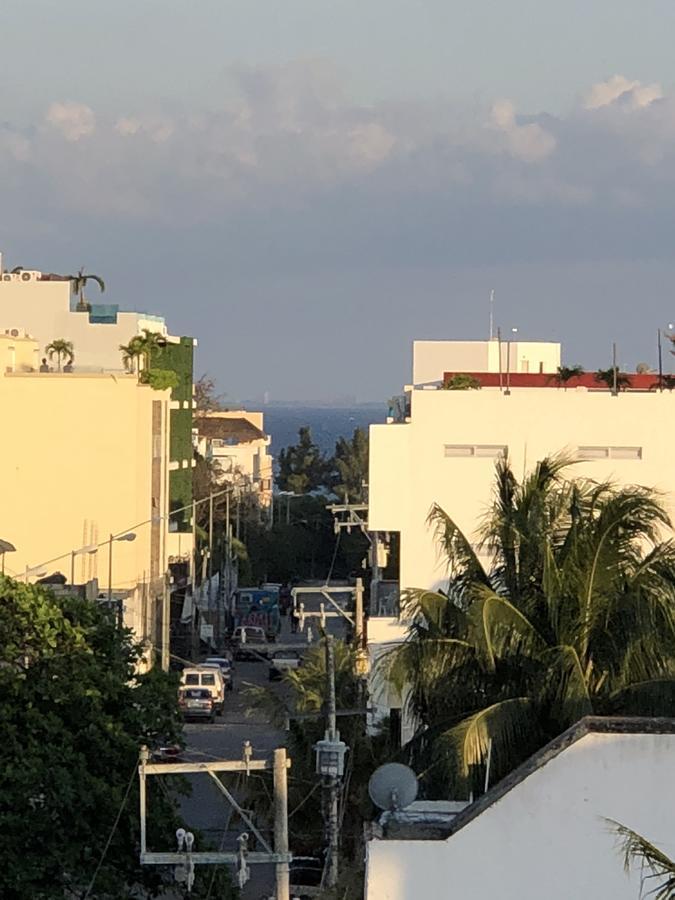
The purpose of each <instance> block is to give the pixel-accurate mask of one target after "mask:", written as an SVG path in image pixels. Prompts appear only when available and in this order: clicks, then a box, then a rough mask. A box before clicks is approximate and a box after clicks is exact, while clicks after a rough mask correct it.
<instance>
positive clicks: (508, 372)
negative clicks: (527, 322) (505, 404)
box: [504, 328, 518, 395]
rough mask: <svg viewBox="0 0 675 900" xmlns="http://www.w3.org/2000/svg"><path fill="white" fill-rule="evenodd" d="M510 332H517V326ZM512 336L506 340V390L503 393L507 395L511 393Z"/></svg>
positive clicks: (514, 333)
mask: <svg viewBox="0 0 675 900" xmlns="http://www.w3.org/2000/svg"><path fill="white" fill-rule="evenodd" d="M511 334H513V335H516V334H518V329H517V328H512V329H511ZM512 340H513V338H509V340H508V341H507V342H506V390H505V391H504V393H505V394H507V395H509V394H510V393H511V341H512Z"/></svg>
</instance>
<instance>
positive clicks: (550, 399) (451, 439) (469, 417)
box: [369, 388, 675, 589]
mask: <svg viewBox="0 0 675 900" xmlns="http://www.w3.org/2000/svg"><path fill="white" fill-rule="evenodd" d="M411 396H412V417H411V422H410V423H408V424H391V425H375V426H371V429H370V435H371V451H370V474H369V484H370V509H369V527H370V528H371V529H374V530H378V531H388V530H390V531H400V533H401V572H400V582H401V588H402V589H405V588H410V587H420V588H432V589H433V588H437V587H439V586H443V585H444V584H445V582H446V567H445V564H444V561H443V560H442V559H440V558H439V556H438V552H437V546H436V543H435V541H434V539H433V534H432V532H431V530H430V529H429V527H428V526H427V524H426V519H427V516H428V513H429V509H430V507H431V505H432V504H433V503H435V502H436V503H439V504H440V505H441V506H442V507H443V509H444V510H445V511H446V512H447V513H448V514H449V515H450V516H451V517H452V518H453V519H454V520H455V521H456V522H457V524H458V525H459V526H460V528H462V529H463V530H464V531H465V532H466V533H467V534H468V535H469V536H471V535H472V534H474V533H475V530H476V528H477V526H478V525H479V523H480V521H481V519H482V517H483V516H484V514H485V512H486V510H487V509H488V507H489V505H490V500H491V494H492V486H493V479H494V465H495V460H494V459H489V458H474V457H471V458H456V457H452V458H447V457H445V455H444V447H445V445H446V444H500V445H505V446H507V447H508V451H509V456H510V458H511V461H512V465H513V468H514V470H515V473H516V475H517V477H518V478H520V477H522V475H523V473H524V472H526V471H529V469H530V468H531V467H532V466H533V465H534V464H535V463H536V462H537V461H538V460H540V459H542V458H543V457H544V456H546V455H547V454H550V453H554V452H557V451H559V450H563V449H564V448H566V447H567V448H571V449H575V448H576V447H577V446H578V445H612V446H624V445H628V446H640V447H642V459H641V460H619V459H614V460H603V461H600V460H596V461H593V462H583V463H579V464H576V465H574V466H573V467H571V468H570V470H569V471H570V476H586V477H590V478H595V479H596V480H603V479H607V478H613V479H615V480H616V481H618V482H621V483H624V484H641V485H646V486H649V487H655V488H657V489H659V490H661V491H664V492H665V494H666V498H665V499H666V505H667V506H668V507H669V509H670V510H671V512H673V511H675V510H674V507H673V497H674V496H675V494H674V492H675V467H674V466H673V464H672V447H673V445H674V444H675V395H673V394H671V393H669V392H663V393H637V392H636V393H630V392H626V393H624V394H621V395H620V396H618V397H612V396H611V395H610V393H609V392H608V391H598V392H589V391H585V390H583V389H580V390H568V391H565V390H562V389H556V388H517V389H512V393H511V395H510V396H505V395H504V394H502V393H501V392H500V391H499V390H498V389H489V388H483V389H482V390H479V391H413V392H412V395H411Z"/></svg>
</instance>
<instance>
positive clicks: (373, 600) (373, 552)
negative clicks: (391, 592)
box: [370, 531, 380, 616]
mask: <svg viewBox="0 0 675 900" xmlns="http://www.w3.org/2000/svg"><path fill="white" fill-rule="evenodd" d="M370 536H371V543H370V557H371V558H370V570H371V572H372V575H371V579H370V615H371V616H376V615H377V605H378V596H377V595H378V592H379V584H380V565H379V563H380V535H379V532H377V531H371V532H370Z"/></svg>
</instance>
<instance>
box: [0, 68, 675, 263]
mask: <svg viewBox="0 0 675 900" xmlns="http://www.w3.org/2000/svg"><path fill="white" fill-rule="evenodd" d="M627 111H629V112H630V115H627V114H626V112H627ZM0 118H1V117H0ZM674 173H675V98H674V97H672V96H669V95H667V94H665V93H664V92H663V91H662V90H661V88H660V87H659V86H658V85H653V84H642V83H640V82H638V81H635V80H631V79H629V78H628V77H625V76H620V75H618V76H613V77H612V78H610V79H608V80H607V81H606V82H603V83H602V84H596V85H593V86H592V87H591V88H590V90H589V92H588V94H587V96H586V97H585V98H583V99H582V101H581V102H580V103H578V104H577V105H576V106H575V107H573V108H572V109H571V110H570V111H569V112H567V113H566V114H565V115H558V116H553V115H549V114H547V113H545V112H544V113H538V114H536V115H527V114H525V113H524V112H521V111H520V110H517V109H516V106H515V104H514V103H513V101H512V100H509V99H503V100H497V101H495V102H494V103H491V104H485V105H480V104H468V103H464V104H463V103H459V102H457V101H456V100H450V99H436V100H434V101H433V102H431V101H429V102H421V101H419V102H413V101H410V100H408V101H405V102H404V101H401V102H392V101H389V102H386V103H384V102H383V103H377V104H372V105H363V104H357V103H354V102H353V101H352V100H351V99H350V97H349V96H348V94H347V93H346V91H345V90H344V88H343V86H342V84H341V82H340V79H339V77H338V76H337V75H336V73H335V71H334V70H333V69H332V67H331V66H329V65H325V64H324V63H321V62H320V61H316V60H311V61H308V62H296V63H292V64H291V63H289V64H286V65H280V66H270V67H264V66H236V67H233V68H231V69H229V70H228V71H227V72H226V73H225V75H224V77H223V80H222V84H221V91H220V95H219V99H218V101H217V102H215V103H212V104H211V105H210V106H206V105H204V106H202V107H196V106H181V105H180V104H178V103H174V104H172V105H170V106H169V105H166V104H159V103H158V104H156V105H155V106H154V107H150V106H142V105H139V106H138V107H137V108H131V107H130V106H126V107H120V108H118V109H113V110H99V109H96V110H94V109H92V108H91V107H89V106H87V105H85V104H83V103H78V102H75V101H72V100H69V101H64V100H62V99H55V100H54V102H53V103H52V104H51V105H50V106H49V108H48V109H47V111H46V114H45V116H44V117H43V118H42V119H41V120H38V121H36V122H34V123H33V124H32V125H29V126H27V127H20V126H18V125H14V124H13V123H11V122H9V123H6V124H5V125H3V126H0V180H1V181H2V184H3V208H4V209H5V211H6V214H7V217H8V219H7V220H8V221H18V219H19V218H20V219H21V222H22V223H23V225H22V227H24V228H25V229H26V230H28V231H29V230H30V226H31V223H34V225H35V227H36V228H37V227H40V228H44V227H52V226H53V228H54V229H55V230H58V229H59V228H61V227H62V225H63V222H64V221H66V220H67V221H70V222H84V221H87V222H95V223H98V224H100V225H101V227H104V226H106V227H107V226H108V225H116V224H120V225H121V226H122V227H127V226H128V225H130V224H134V225H138V226H139V227H141V226H142V227H144V228H148V229H149V230H148V234H150V233H151V230H152V229H153V228H158V229H159V228H165V227H169V228H173V227H176V224H177V223H180V226H181V227H184V228H193V227H195V228H200V227H204V228H224V229H229V228H231V229H232V233H233V234H234V235H235V236H236V240H237V241H243V240H244V238H243V235H244V234H248V235H249V240H250V242H251V247H252V248H253V249H254V248H255V247H256V246H259V245H261V244H265V245H266V246H268V247H270V246H272V245H273V244H274V245H275V246H277V245H278V246H279V247H281V244H283V250H282V249H280V250H279V260H280V261H283V260H286V259H288V260H290V259H291V257H292V256H293V253H295V252H297V254H299V255H300V256H303V255H304V258H306V259H311V264H312V265H313V264H315V263H317V261H318V260H321V259H325V258H327V257H328V256H330V255H331V254H336V253H338V252H340V253H342V252H344V253H347V250H346V248H347V247H349V248H351V249H350V252H353V253H358V254H362V255H363V254H366V253H369V254H371V257H372V258H375V257H376V256H380V257H384V256H386V255H387V254H392V253H393V254H395V255H398V256H400V257H405V256H409V257H410V258H415V257H416V258H418V259H425V260H426V259H429V258H434V257H437V258H439V259H441V258H445V257H447V254H448V253H449V252H452V253H453V254H457V255H458V258H461V257H462V255H464V256H465V257H466V256H471V257H472V258H473V257H476V256H477V255H478V256H479V255H481V254H483V255H485V256H489V255H490V254H494V253H497V252H498V253H499V254H506V255H508V253H509V252H510V253H513V254H514V255H517V254H534V253H536V252H544V250H543V249H542V248H543V245H544V243H545V242H546V241H548V242H549V244H548V245H547V250H546V252H547V253H551V254H554V255H555V256H556V257H559V256H561V255H564V254H566V253H567V254H570V255H572V256H574V254H578V253H582V254H583V253H586V252H594V253H599V254H602V253H604V252H610V253H617V252H619V251H620V248H621V247H622V246H623V245H622V244H621V242H620V241H619V240H618V238H616V235H617V234H618V233H619V232H620V233H621V234H623V233H624V231H622V230H621V229H624V230H625V232H626V233H628V232H629V231H639V235H638V237H637V238H634V239H633V240H632V241H631V242H629V246H630V248H631V252H637V250H636V248H637V247H639V246H641V244H642V242H643V241H644V243H645V246H646V245H648V244H649V243H650V240H651V243H652V244H654V242H655V239H654V231H653V226H652V225H651V224H650V222H647V217H648V216H651V217H652V219H655V217H659V216H660V217H664V216H665V217H667V216H670V210H671V209H673V208H675V174H674ZM13 216H14V219H13V218H12V217H13ZM523 217H525V218H526V219H527V222H528V223H530V224H529V225H528V226H527V228H526V227H525V226H523V225H522V224H521V226H520V227H519V228H516V227H513V223H514V222H516V221H518V222H521V223H522V221H523ZM570 217H572V218H573V220H574V222H575V224H573V225H570V221H571V219H570ZM574 217H576V219H574ZM582 217H586V220H587V221H591V220H592V221H593V222H595V223H596V227H595V228H594V231H593V234H592V235H591V236H588V235H587V237H586V239H585V240H586V244H585V245H583V243H582V241H581V237H580V235H581V233H582V229H580V228H579V227H578V226H577V224H576V223H577V222H579V221H581V218H582ZM50 223H51V226H50ZM243 223H247V224H246V228H244V224H243ZM279 223H283V227H281V226H280V224H279ZM470 223H475V228H472V227H471V224H470ZM497 228H502V229H503V231H500V232H499V233H497V231H496V230H495V229H497ZM246 229H248V231H247V230H246ZM528 229H529V230H528ZM661 234H662V233H661V232H659V237H658V240H657V241H656V242H657V243H659V246H660V241H661ZM261 235H266V237H260V236H261ZM547 236H548V237H547ZM621 240H623V238H622V239H621ZM528 241H529V243H528ZM279 242H281V243H279ZM449 242H452V243H451V245H450V244H449ZM291 244H293V246H294V248H295V249H294V250H293V252H291V250H290V249H289V248H290V245H291ZM537 248H539V250H537ZM603 248H604V249H603ZM253 249H251V251H250V252H253ZM248 252H249V250H248V248H247V249H246V253H248ZM270 252H271V251H270ZM645 252H647V251H645ZM284 264H285V263H284ZM289 264H290V263H289ZM317 264H318V263H317Z"/></svg>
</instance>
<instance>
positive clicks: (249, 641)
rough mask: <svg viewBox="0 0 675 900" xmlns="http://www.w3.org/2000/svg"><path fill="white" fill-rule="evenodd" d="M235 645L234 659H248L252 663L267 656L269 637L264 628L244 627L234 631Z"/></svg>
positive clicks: (255, 626) (233, 639)
mask: <svg viewBox="0 0 675 900" xmlns="http://www.w3.org/2000/svg"><path fill="white" fill-rule="evenodd" d="M232 643H233V644H234V658H235V659H238V660H242V659H247V660H251V661H252V662H257V661H258V660H260V659H262V658H265V657H266V656H267V646H268V642H267V635H266V634H265V629H264V628H259V627H258V626H257V625H244V626H241V625H240V626H239V627H238V628H235V629H234V634H233V635H232Z"/></svg>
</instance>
